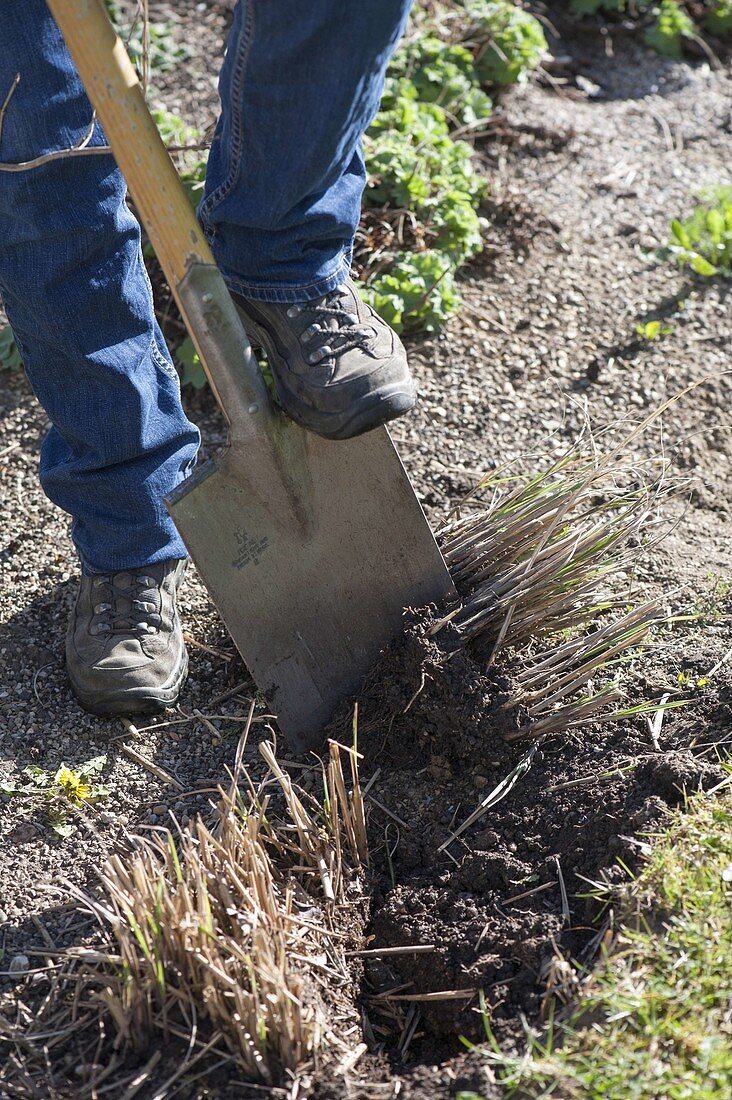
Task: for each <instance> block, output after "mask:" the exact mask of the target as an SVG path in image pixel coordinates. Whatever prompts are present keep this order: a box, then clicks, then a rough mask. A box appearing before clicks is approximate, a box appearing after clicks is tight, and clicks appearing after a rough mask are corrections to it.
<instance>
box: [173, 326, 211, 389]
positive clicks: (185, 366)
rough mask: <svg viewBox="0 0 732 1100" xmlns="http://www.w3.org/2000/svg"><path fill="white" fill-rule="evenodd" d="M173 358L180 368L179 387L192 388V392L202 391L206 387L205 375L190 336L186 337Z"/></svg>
mask: <svg viewBox="0 0 732 1100" xmlns="http://www.w3.org/2000/svg"><path fill="white" fill-rule="evenodd" d="M175 358H176V359H177V361H178V365H179V367H180V384H181V386H193V389H194V390H202V389H203V387H204V386H205V385H206V375H205V373H204V370H203V367H202V366H201V360H200V359H199V358H198V352H197V351H196V349H195V347H194V346H193V341H192V340H191V338H190V336H186V338H185V340H184V341H183V343H182V344H180V345H179V346H178V348H177V349H176V352H175Z"/></svg>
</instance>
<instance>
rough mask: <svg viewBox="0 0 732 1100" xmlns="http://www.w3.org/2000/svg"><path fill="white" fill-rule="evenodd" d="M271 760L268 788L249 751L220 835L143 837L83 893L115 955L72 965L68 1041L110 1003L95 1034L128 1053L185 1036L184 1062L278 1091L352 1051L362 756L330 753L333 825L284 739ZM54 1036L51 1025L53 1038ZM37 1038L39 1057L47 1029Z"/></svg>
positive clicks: (27, 1035) (205, 831) (103, 953)
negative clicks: (346, 760)
mask: <svg viewBox="0 0 732 1100" xmlns="http://www.w3.org/2000/svg"><path fill="white" fill-rule="evenodd" d="M242 744H243V742H242ZM344 753H345V754H346V755H349V756H350V761H351V777H350V778H351V782H350V784H348V785H347V782H346V778H345V776H344V773H343V754H344ZM260 754H261V756H262V757H263V759H264V761H265V763H266V765H267V770H266V774H265V776H264V778H263V779H262V780H261V782H260V783H259V784H258V785H256V786H255V785H254V784H253V782H252V780H251V778H250V776H249V774H248V773H247V772H246V771H245V769H244V768H243V766H242V750H240V751H239V753H238V754H237V764H236V766H235V769H234V773H233V776H232V781H231V784H230V786H229V789H228V790H226V791H224V790H221V792H220V804H219V807H218V813H217V816H216V821H215V823H214V824H213V825H208V824H206V823H204V821H202V820H201V819H200V818H199V819H197V820H196V821H195V822H193V823H191V824H190V825H189V826H186V827H185V828H180V829H178V831H177V834H174V833H173V832H172V831H170V830H159V831H156V832H155V833H154V835H153V836H152V837H150V838H149V839H148V838H141V837H130V838H129V841H130V843H131V844H132V845H133V848H132V851H131V852H128V853H124V854H114V855H113V856H112V857H111V858H110V859H109V860H108V862H107V863H106V865H105V867H104V868H103V870H102V872H101V875H100V888H99V890H98V891H97V892H96V893H95V894H94V895H93V896H92V895H86V894H82V893H80V891H78V889H75V890H74V893H75V894H76V896H77V898H79V899H81V900H82V901H83V902H84V904H85V905H86V907H87V908H88V909H89V910H90V911H91V912H92V913H93V914H94V916H95V917H96V918H97V920H98V922H99V924H100V925H101V926H102V928H103V930H104V932H105V935H106V941H107V948H106V950H94V951H93V952H89V951H86V950H82V951H80V952H78V953H75V954H74V957H73V958H72V959H71V962H70V964H69V965H70V967H71V968H72V969H73V974H72V975H71V979H70V982H69V986H70V988H71V990H72V991H73V993H72V995H71V996H69V997H67V1000H66V1003H65V1006H64V1009H63V1011H62V1012H61V1014H60V1015H57V1016H56V1017H55V1018H54V1027H55V1029H56V1031H57V1032H58V1033H59V1034H67V1033H68V1032H70V1031H72V1030H73V1024H74V1023H75V1021H76V1013H77V1012H78V1008H79V1005H80V1004H83V1005H84V1006H85V1008H86V1009H88V1008H89V1006H90V1005H91V1006H94V1005H96V1014H95V1013H94V1012H93V1011H92V1012H91V1013H89V1014H88V1015H86V1016H85V1020H86V1025H87V1026H90V1021H91V1026H92V1027H96V1028H98V1030H99V1032H100V1033H103V1032H104V1031H107V1032H108V1033H109V1032H111V1033H112V1034H113V1035H114V1040H113V1043H112V1047H113V1049H114V1050H115V1051H119V1052H121V1053H122V1054H124V1052H125V1051H129V1050H134V1051H137V1052H145V1051H149V1050H150V1049H151V1048H154V1047H156V1046H157V1045H159V1044H160V1043H161V1042H163V1041H166V1040H169V1039H171V1038H174V1037H177V1038H178V1039H183V1040H184V1045H183V1046H182V1047H181V1051H182V1052H185V1050H186V1047H187V1056H186V1058H185V1059H184V1061H185V1060H190V1061H191V1062H192V1061H193V1060H196V1059H197V1058H199V1057H201V1056H202V1055H203V1054H209V1053H211V1054H213V1055H216V1056H218V1057H219V1058H220V1059H221V1058H224V1059H225V1060H227V1061H229V1062H233V1063H234V1064H235V1065H236V1067H237V1070H238V1072H239V1073H241V1074H242V1076H243V1077H244V1078H245V1079H246V1080H249V1081H253V1082H260V1083H262V1084H263V1085H266V1086H276V1085H278V1084H281V1083H282V1082H283V1081H285V1080H286V1079H287V1078H288V1075H290V1079H291V1076H292V1075H295V1074H297V1073H298V1072H299V1071H301V1070H303V1068H304V1067H307V1066H309V1065H310V1066H311V1065H312V1064H313V1060H314V1059H315V1058H316V1056H318V1057H322V1056H323V1055H325V1054H330V1055H332V1056H333V1057H334V1058H343V1057H348V1056H350V1055H351V1054H352V1050H351V1046H350V1045H349V1044H348V1042H347V1041H346V1040H345V1039H343V1038H341V1037H340V1033H341V1031H342V1030H343V1028H342V1021H343V1019H344V1018H348V1017H349V1013H351V1009H350V1001H349V1000H348V997H347V998H346V1000H345V1001H344V990H348V988H349V983H350V981H351V976H350V971H349V964H348V962H347V960H346V959H345V956H344V954H343V950H342V949H343V946H344V940H346V941H347V940H348V939H350V938H351V937H352V936H355V935H357V934H358V929H357V928H356V925H357V924H358V905H357V903H358V901H359V898H360V896H361V893H360V891H361V885H360V878H359V873H358V869H359V868H360V867H361V866H362V865H363V864H365V863H366V862H367V861H368V858H369V856H368V847H367V844H366V829H365V821H364V815H363V799H362V796H361V792H360V788H359V784H358V772H357V769H356V754H355V750H354V752H350V751H349V750H348V749H343V748H342V747H341V746H337V745H332V746H331V749H330V759H329V762H328V767H327V779H326V782H327V786H328V791H329V804H330V812H329V814H327V815H326V814H325V813H323V811H322V809H321V806H320V804H319V803H318V802H317V800H316V799H315V798H313V797H312V796H311V795H309V794H307V793H306V792H304V791H299V790H298V789H297V788H296V787H295V785H294V784H293V782H292V780H291V779H290V777H289V776H288V774H287V773H286V772H285V771H283V770H282V768H280V766H279V764H278V762H277V759H276V756H275V752H274V748H273V746H272V745H271V744H269V743H264V744H262V745H261V746H260ZM245 792H246V793H245ZM354 921H355V924H354ZM80 966H81V968H80ZM337 1021H341V1024H340V1026H337ZM349 1022H350V1023H351V1024H354V1023H356V1020H355V1019H350V1020H349ZM48 1026H49V1025H48V1021H45V1020H43V1021H41V1020H39V1021H38V1029H39V1033H43V1032H44V1031H45V1032H47V1031H48ZM352 1030H354V1029H353V1028H352ZM23 1041H24V1043H25V1044H26V1046H27V1047H28V1049H30V1050H31V1051H33V1049H34V1038H33V1029H32V1028H31V1029H30V1031H27V1030H26V1031H25V1032H24V1033H23ZM38 1053H39V1056H40V1051H39V1052H38ZM31 1061H32V1059H31ZM180 1072H182V1070H179V1071H178V1072H177V1073H176V1077H178V1076H179V1075H180ZM93 1084H94V1082H93V1081H92V1085H93ZM79 1095H81V1093H79ZM90 1095H91V1093H90ZM95 1095H96V1094H95Z"/></svg>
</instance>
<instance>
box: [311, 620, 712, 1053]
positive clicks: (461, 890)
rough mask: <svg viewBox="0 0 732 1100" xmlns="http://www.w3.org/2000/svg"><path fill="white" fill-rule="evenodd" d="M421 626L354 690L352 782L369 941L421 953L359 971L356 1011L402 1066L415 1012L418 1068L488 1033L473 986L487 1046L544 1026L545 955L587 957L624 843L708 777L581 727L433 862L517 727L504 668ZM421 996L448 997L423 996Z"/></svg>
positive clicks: (508, 765)
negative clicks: (363, 790)
mask: <svg viewBox="0 0 732 1100" xmlns="http://www.w3.org/2000/svg"><path fill="white" fill-rule="evenodd" d="M430 622H431V620H430V617H429V615H427V614H425V613H419V614H413V615H412V616H411V617H410V619H409V621H408V622H407V625H406V629H405V633H404V637H403V638H402V639H400V641H399V642H398V643H396V644H395V645H394V646H392V647H391V649H390V650H389V651H388V652H387V653H386V654H385V656H384V658H383V660H382V662H381V663H380V665H379V667H378V668H377V669H375V670H374V673H373V675H372V676H371V677H370V678H369V681H368V683H367V684H366V685H365V686H364V689H363V691H362V692H361V694H360V696H359V720H358V748H359V751H360V752H361V753H362V754H363V760H362V763H361V772H362V781H363V784H364V785H365V786H368V784H369V782H370V781H371V785H370V786H368V796H367V797H368V814H369V835H370V843H371V849H372V853H373V876H374V878H373V882H372V894H373V904H372V919H371V924H370V928H369V930H368V931H369V936H370V940H369V944H368V946H369V947H371V948H376V947H381V948H385V947H406V946H412V945H420V946H422V947H427V946H430V947H431V950H429V951H425V952H423V953H412V954H409V953H407V954H403V955H398V956H382V957H377V958H374V959H370V960H369V961H368V962H367V965H366V970H365V981H364V989H363V1004H364V1009H365V1012H366V1015H367V1017H368V1020H369V1022H370V1024H371V1027H372V1029H373V1031H374V1034H375V1035H378V1036H379V1037H381V1038H382V1040H383V1041H384V1043H385V1049H386V1051H387V1053H391V1055H392V1056H393V1058H394V1059H395V1060H397V1061H398V1062H400V1063H401V1066H402V1067H403V1066H404V1065H405V1059H404V1058H403V1053H404V1052H403V1048H402V1050H401V1051H398V1049H397V1048H398V1045H399V1042H400V1039H401V1040H402V1043H403V1037H404V1034H405V1031H404V1028H405V1026H406V1024H407V1014H408V1012H409V1011H410V1010H411V1009H413V1006H416V1007H417V1008H418V1009H419V1011H420V1013H421V1019H420V1022H419V1025H418V1027H417V1028H416V1030H415V1032H414V1038H413V1039H411V1041H410V1043H409V1049H408V1053H407V1057H406V1063H407V1064H411V1066H412V1067H413V1068H414V1070H415V1072H416V1070H417V1067H418V1066H419V1064H420V1062H422V1061H423V1060H429V1061H430V1062H431V1063H434V1062H435V1061H436V1060H438V1059H440V1060H447V1059H451V1058H454V1056H455V1055H456V1054H457V1053H458V1052H459V1050H460V1049H461V1047H460V1043H459V1038H460V1036H464V1037H466V1038H469V1039H471V1040H476V1041H478V1040H480V1039H484V1038H485V1034H484V1030H483V1022H482V1019H481V1016H480V1012H479V1011H478V991H479V990H482V991H483V993H484V995H485V1001H486V1004H487V1007H488V1010H489V1013H490V1018H491V1026H492V1028H493V1030H494V1032H495V1033H496V1035H497V1037H498V1039H499V1041H500V1042H501V1043H504V1044H505V1043H508V1044H512V1045H516V1046H520V1045H521V1042H522V1037H523V1023H522V1016H523V1017H525V1018H527V1019H528V1020H529V1021H532V1022H536V1021H537V1020H539V1019H540V1018H541V1014H542V1004H543V1002H544V1001H545V998H546V994H547V981H548V978H547V975H548V974H549V972H550V965H551V962H552V959H553V957H554V956H555V954H556V951H557V949H558V950H559V951H561V952H562V954H563V955H565V956H569V957H572V958H573V959H575V960H577V961H580V962H582V961H585V962H587V963H591V961H592V958H593V953H594V951H595V950H596V946H597V943H598V942H599V936H598V933H600V934H602V931H603V929H604V925H603V923H602V919H601V918H600V916H599V914H600V911H601V908H602V907H601V904H600V903H599V902H598V900H597V898H596V896H594V894H596V890H593V886H592V885H590V884H591V883H600V884H602V883H617V882H618V881H620V879H621V878H622V877H623V876H624V872H623V870H622V868H621V866H620V864H619V863H618V857H620V858H621V859H622V861H623V863H624V864H625V865H626V866H628V865H630V866H632V865H633V863H634V862H635V861H636V859H637V852H638V846H639V845H638V841H637V839H636V838H637V835H638V834H639V833H641V834H642V833H644V832H648V831H649V830H652V829H653V828H654V827H655V826H656V825H658V824H659V823H660V821H661V819H662V818H663V815H664V813H665V810H666V808H667V807H668V806H670V805H673V804H675V803H677V802H679V801H680V800H681V799H682V798H683V794H684V791H689V790H693V789H697V788H698V787H699V786H711V785H712V784H713V783H714V782H717V781H718V780H719V779H720V778H722V773H721V771H720V769H719V768H718V767H716V766H715V765H713V764H710V763H708V762H706V761H705V760H703V759H698V758H696V757H694V755H693V754H692V753H691V752H689V751H688V750H687V749H685V748H684V747H682V745H681V744H678V745H675V744H672V745H670V746H669V747H668V748H667V751H665V752H663V753H657V752H655V751H654V750H653V748H652V747H651V745H650V743H649V741H648V739H647V738H646V739H643V737H642V733H641V732H640V726H639V728H637V729H636V728H635V727H633V726H632V725H626V726H615V727H613V729H612V730H611V732H610V733H608V732H607V731H605V732H602V731H601V730H600V729H598V728H597V727H588V728H587V730H586V731H581V732H579V733H576V732H575V734H574V735H573V736H572V737H571V738H569V737H567V736H565V737H561V738H560V737H557V738H554V739H552V740H551V741H547V742H545V743H543V744H542V745H541V746H539V747H538V748H537V750H536V752H535V754H534V756H533V759H532V762H531V766H530V768H529V770H528V772H526V773H525V774H524V775H523V776H522V777H521V778H520V779H519V780H518V782H517V783H516V785H515V787H514V788H513V789H512V791H511V792H510V793H509V794H508V795H507V796H506V797H505V798H504V799H502V800H501V801H500V803H499V804H497V805H496V806H495V807H494V808H492V809H490V810H488V811H487V812H486V813H485V814H484V815H483V817H482V818H481V819H480V820H478V821H477V822H475V824H473V825H472V826H471V827H470V828H469V829H468V830H466V831H465V832H464V833H463V834H462V835H461V836H460V837H459V838H458V839H456V840H454V841H453V842H452V843H451V844H450V845H448V847H447V849H446V850H440V849H441V846H442V845H443V843H444V842H445V841H446V840H447V838H448V837H449V836H450V835H451V834H452V832H453V831H454V829H455V828H456V827H457V826H458V825H460V824H461V823H462V821H464V819H465V818H466V817H468V815H469V814H470V813H471V812H472V811H473V810H474V809H476V807H477V806H478V805H479V804H480V803H481V801H482V800H483V799H484V798H485V796H486V795H487V794H488V793H489V792H491V791H492V790H493V789H494V788H495V787H496V786H498V784H499V783H500V782H501V781H502V780H504V779H505V778H506V777H507V776H508V775H509V774H510V773H511V772H512V770H513V769H514V768H515V766H516V764H517V763H518V762H519V760H521V759H522V758H523V757H524V756H525V755H526V753H527V751H528V749H529V748H530V744H531V743H530V742H519V743H517V744H507V743H506V741H505V740H504V738H505V735H506V734H508V733H510V732H514V731H516V730H517V729H519V728H521V726H522V724H523V723H524V721H525V716H524V714H523V713H522V711H521V708H520V707H516V706H507V705H506V704H507V702H508V700H509V699H510V698H511V679H510V675H509V674H508V673H507V671H506V670H505V669H504V670H496V669H494V668H491V669H489V670H486V669H485V668H484V667H482V663H479V662H478V660H477V659H475V657H474V656H473V655H472V654H471V652H470V651H469V650H467V649H464V648H462V647H460V645H459V639H458V635H457V632H456V631H455V630H453V629H452V628H450V627H446V628H443V629H442V630H441V631H439V632H438V633H437V634H436V635H435V636H430V633H429V628H430ZM343 731H344V723H340V724H339V725H338V727H337V728H334V729H333V730H332V735H333V736H336V737H339V738H340V739H343V737H344V732H343ZM578 780H579V781H580V782H577V781H578ZM562 882H563V884H564V888H565V890H566V893H567V898H568V904H569V914H567V911H566V908H563V902H562V886H561V883H562ZM555 945H556V946H555ZM428 993H429V994H434V993H445V994H451V995H450V996H446V997H445V999H442V1000H426V1001H425V1000H421V999H420V998H421V997H423V995H424V994H428ZM390 994H391V996H390ZM407 997H415V998H416V999H415V1000H414V1001H410V1000H403V999H400V998H407ZM402 1072H404V1070H403V1069H402Z"/></svg>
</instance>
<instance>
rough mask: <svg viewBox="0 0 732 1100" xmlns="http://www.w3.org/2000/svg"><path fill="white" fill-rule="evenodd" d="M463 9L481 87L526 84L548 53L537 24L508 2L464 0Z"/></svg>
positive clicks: (503, 0)
mask: <svg viewBox="0 0 732 1100" xmlns="http://www.w3.org/2000/svg"><path fill="white" fill-rule="evenodd" d="M463 6H464V8H465V10H466V12H467V14H468V16H469V17H470V29H469V31H468V35H469V39H470V41H471V42H474V43H475V55H474V56H475V68H476V72H477V74H478V79H479V80H480V82H481V84H498V85H502V84H515V83H517V82H522V81H525V80H526V79H527V78H528V75H529V73H530V72H531V71H532V70H533V69H535V68H536V67H537V66H538V65H539V64H540V63H541V59H542V58H543V57H544V56H545V55H546V54H547V52H548V47H547V41H546V36H545V35H544V31H543V29H542V26H541V23H540V22H539V20H538V19H536V18H535V17H534V16H533V15H531V14H530V13H529V12H527V11H523V9H522V8H519V7H517V6H516V5H515V4H511V3H509V2H508V0H466V2H465V4H464V5H463Z"/></svg>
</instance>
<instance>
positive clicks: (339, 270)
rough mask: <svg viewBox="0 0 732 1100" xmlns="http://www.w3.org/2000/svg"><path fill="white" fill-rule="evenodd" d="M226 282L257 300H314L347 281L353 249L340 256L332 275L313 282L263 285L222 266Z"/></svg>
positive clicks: (288, 303) (279, 301) (283, 303)
mask: <svg viewBox="0 0 732 1100" xmlns="http://www.w3.org/2000/svg"><path fill="white" fill-rule="evenodd" d="M220 270H221V274H222V275H223V277H224V282H225V283H226V285H227V286H228V288H229V290H231V291H232V292H233V293H234V294H239V295H241V297H242V298H252V299H254V301H257V302H271V303H276V304H278V305H291V304H292V303H294V302H313V301H315V300H316V299H317V298H322V297H323V295H325V294H328V293H329V292H330V291H331V290H335V289H336V287H339V286H340V285H341V284H342V283H344V282H345V281H346V279H347V278H348V276H349V274H350V271H351V249H350V248H349V249H347V251H345V252H344V253H343V254H342V255H341V256H340V258H339V260H338V266H337V267H336V268H335V270H334V271H333V272H332V273H331V274H330V275H324V276H322V277H321V278H320V279H317V280H316V281H315V282H313V283H305V284H304V285H302V286H262V285H260V284H259V283H257V284H254V283H247V282H245V281H244V280H243V279H242V278H240V277H239V276H237V275H232V274H231V273H230V272H228V271H227V270H226V268H224V267H222V268H221V269H220Z"/></svg>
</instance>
